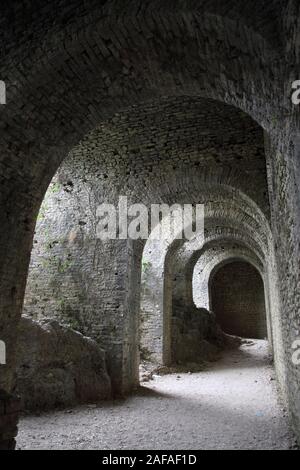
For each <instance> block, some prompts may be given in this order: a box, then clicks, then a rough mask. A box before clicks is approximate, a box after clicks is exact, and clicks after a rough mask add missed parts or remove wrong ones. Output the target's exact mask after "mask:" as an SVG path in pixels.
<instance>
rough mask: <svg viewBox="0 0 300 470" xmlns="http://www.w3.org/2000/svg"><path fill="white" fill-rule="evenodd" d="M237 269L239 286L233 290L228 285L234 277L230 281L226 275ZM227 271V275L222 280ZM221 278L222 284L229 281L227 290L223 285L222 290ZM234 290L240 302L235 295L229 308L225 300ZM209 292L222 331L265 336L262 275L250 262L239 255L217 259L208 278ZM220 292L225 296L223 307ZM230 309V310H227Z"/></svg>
mask: <svg viewBox="0 0 300 470" xmlns="http://www.w3.org/2000/svg"><path fill="white" fill-rule="evenodd" d="M238 268H239V269H240V271H239V276H238V278H237V283H239V287H238V289H235V288H234V286H232V284H231V281H233V278H231V279H230V282H229V277H230V273H231V274H232V273H233V269H236V272H237V270H238ZM243 273H244V276H243ZM226 274H228V276H229V277H228V278H226V279H225V277H224V276H225V275H226ZM221 280H223V281H224V283H225V282H227V281H228V283H227V285H228V290H227V289H226V288H224V290H222V292H221V290H220V287H221ZM250 281H251V282H250ZM229 286H230V287H229ZM231 289H232V290H231ZM233 290H235V293H236V295H237V297H239V298H240V299H242V301H241V302H240V303H239V301H238V299H237V298H235V299H233V298H232V304H231V306H230V307H229V304H228V302H227V300H228V299H229V297H230V292H233ZM247 294H248V295H247ZM209 295H210V305H211V309H212V311H213V312H214V313H215V315H216V318H217V322H218V323H219V324H220V326H221V328H222V329H223V330H224V331H225V333H228V334H233V335H237V336H241V337H244V338H247V337H249V338H256V339H264V338H265V337H266V336H267V327H266V325H267V321H266V302H265V289H264V282H263V277H262V276H261V273H260V272H259V270H258V269H257V268H256V267H255V266H254V264H253V263H252V262H249V261H246V260H243V259H240V258H238V257H237V258H228V259H227V260H223V261H221V262H219V264H217V265H216V266H215V267H214V268H213V269H212V271H211V274H210V277H209ZM220 295H221V296H223V299H224V302H223V304H222V306H221V304H220V302H219V298H218V296H220ZM242 296H243V298H242ZM238 303H239V306H238ZM230 309H231V312H232V313H230Z"/></svg>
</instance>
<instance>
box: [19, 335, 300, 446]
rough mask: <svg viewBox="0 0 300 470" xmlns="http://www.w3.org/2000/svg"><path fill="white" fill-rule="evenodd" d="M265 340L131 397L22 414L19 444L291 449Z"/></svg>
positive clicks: (159, 379) (162, 379)
mask: <svg viewBox="0 0 300 470" xmlns="http://www.w3.org/2000/svg"><path fill="white" fill-rule="evenodd" d="M294 444H295V440H294V438H293V436H292V433H291V432H290V430H289V426H288V423H287V417H286V414H285V412H284V410H282V408H281V407H280V405H279V403H278V400H277V394H276V389H275V382H274V372H273V368H272V366H271V365H270V360H269V357H268V352H267V343H266V342H265V341H255V342H254V343H252V344H251V345H244V346H242V347H241V349H240V350H238V351H231V352H228V353H226V355H225V356H224V357H223V359H222V360H221V361H219V362H217V363H214V364H212V365H211V366H210V368H209V369H207V370H206V371H204V372H201V373H195V374H172V375H167V376H162V377H155V378H154V380H153V381H150V382H148V383H147V384H145V386H144V387H143V388H142V389H141V390H140V391H139V392H138V393H137V394H136V395H134V396H132V397H130V398H128V399H126V400H123V401H115V402H109V403H102V404H101V405H100V406H97V407H94V406H84V407H80V408H76V409H72V410H67V411H64V412H54V413H49V414H44V415H42V416H39V417H25V418H23V419H22V420H21V423H20V432H19V437H18V448H19V449H104V450H110V449H155V450H159V449H167V450H170V449H173V450H176V449H289V448H293V447H294Z"/></svg>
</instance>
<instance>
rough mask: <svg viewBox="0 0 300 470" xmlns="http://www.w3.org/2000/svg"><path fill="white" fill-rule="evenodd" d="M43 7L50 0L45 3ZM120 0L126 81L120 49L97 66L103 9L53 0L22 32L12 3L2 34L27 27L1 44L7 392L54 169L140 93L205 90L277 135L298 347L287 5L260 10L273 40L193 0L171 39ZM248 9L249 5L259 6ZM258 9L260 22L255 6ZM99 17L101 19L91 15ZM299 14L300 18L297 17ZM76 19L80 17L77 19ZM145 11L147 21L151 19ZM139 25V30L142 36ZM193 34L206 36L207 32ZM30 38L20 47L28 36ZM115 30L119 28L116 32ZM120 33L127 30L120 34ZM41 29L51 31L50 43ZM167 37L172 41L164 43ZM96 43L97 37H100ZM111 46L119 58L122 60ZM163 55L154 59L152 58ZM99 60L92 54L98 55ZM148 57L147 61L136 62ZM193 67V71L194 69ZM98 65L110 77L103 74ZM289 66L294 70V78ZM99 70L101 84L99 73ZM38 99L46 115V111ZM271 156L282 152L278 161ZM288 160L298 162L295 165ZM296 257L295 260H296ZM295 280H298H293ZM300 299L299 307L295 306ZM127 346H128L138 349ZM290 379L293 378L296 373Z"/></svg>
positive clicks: (276, 171) (282, 235) (284, 249)
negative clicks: (60, 9) (126, 35)
mask: <svg viewBox="0 0 300 470" xmlns="http://www.w3.org/2000/svg"><path fill="white" fill-rule="evenodd" d="M98 3H99V2H98ZM109 3H110V5H112V3H111V2H108V3H107V5H109ZM277 3H278V2H277ZM41 5H42V6H45V5H46V3H43V4H41ZM85 5H87V6H93V7H94V6H95V5H96V3H94V2H92V1H90V2H88V3H86V2H85ZM119 5H120V4H119V3H117V2H114V3H113V6H115V7H118V8H117V9H116V15H112V16H113V18H114V19H113V22H116V23H117V22H118V21H116V17H117V19H119V20H120V22H121V26H123V28H124V25H125V31H126V30H127V28H128V26H130V28H129V29H132V31H134V36H135V38H134V37H133V38H132V44H135V42H136V43H137V44H136V47H137V52H136V55H134V56H133V60H134V67H133V70H134V72H136V73H134V74H133V75H132V76H131V75H130V74H131V69H130V67H129V69H128V67H127V69H126V70H124V71H123V68H122V79H123V80H124V82H122V79H121V83H120V80H118V79H116V80H114V75H116V76H118V78H120V77H119V71H120V60H119V57H120V55H119V52H118V49H113V47H111V49H113V51H111V52H110V56H109V57H110V58H111V60H110V61H107V62H109V65H107V66H105V67H101V64H102V63H103V62H101V63H100V64H99V62H98V61H97V57H98V53H96V54H95V53H94V51H93V48H94V45H95V44H96V47H97V50H98V44H99V46H100V43H101V46H103V39H104V46H105V47H106V48H107V47H108V48H109V46H111V38H110V36H108V37H107V28H106V31H105V28H104V26H105V25H104V24H103V19H102V20H101V21H102V22H101V21H99V22H98V20H100V19H101V18H102V17H104V16H105V15H103V13H104V14H105V10H103V9H102V7H101V8H100V9H99V10H97V11H98V13H97V14H95V11H94V10H93V11H92V12H91V13H90V18H89V19H88V18H86V12H85V11H82V10H81V9H80V8H79V9H77V3H76V2H72V3H71V4H69V7H70V10H69V11H68V12H65V13H64V14H59V15H58V20H57V21H56V22H55V21H53V15H54V14H55V13H57V3H54V2H52V6H51V5H50V4H49V3H48V2H47V9H46V8H45V10H43V9H42V8H41V9H39V10H38V11H39V13H40V15H39V20H37V23H34V25H33V26H36V27H33V30H34V31H33V37H32V38H30V37H28V36H27V33H26V32H25V31H26V28H27V27H28V26H30V23H29V25H28V24H27V18H28V17H29V18H31V14H32V11H29V14H28V15H23V16H22V13H23V11H22V12H20V13H15V11H14V3H12V4H11V7H8V8H7V9H6V10H5V13H7V15H6V16H5V17H4V18H5V19H4V20H3V25H4V28H3V33H2V34H4V39H5V40H4V41H3V44H9V43H10V39H11V34H12V28H11V25H13V24H14V19H15V18H17V20H18V21H20V24H21V28H20V31H21V33H20V35H17V38H16V39H17V41H18V44H21V46H19V47H17V48H14V46H15V44H13V41H12V43H11V48H10V46H6V45H5V49H3V52H1V59H3V60H1V63H2V66H1V75H2V77H3V79H4V80H6V82H7V83H8V94H7V98H8V105H7V106H6V107H5V109H3V112H2V110H1V118H2V119H1V130H3V132H1V137H0V144H1V168H2V172H1V175H2V174H3V184H2V185H1V210H3V213H4V214H5V215H4V218H3V224H2V228H1V240H2V242H1V251H0V259H1V263H0V279H1V285H2V289H3V291H2V294H3V299H4V300H3V305H2V308H1V310H2V311H1V324H0V332H1V334H2V336H3V337H4V339H5V340H6V341H7V346H8V357H9V364H8V367H6V368H4V369H3V373H1V377H0V387H1V389H6V390H8V391H10V390H11V389H12V386H13V363H14V343H15V325H16V324H17V322H18V318H19V316H20V312H21V306H22V300H23V294H24V289H25V282H26V275H27V268H28V263H29V254H30V250H31V245H32V235H33V231H34V225H35V218H36V215H37V213H38V209H39V207H40V204H41V201H42V199H43V196H44V194H45V191H46V188H47V187H48V185H49V183H50V180H51V178H52V176H53V175H54V174H55V171H56V170H57V168H58V165H59V164H60V162H61V161H62V160H63V158H65V156H66V155H67V153H68V152H69V150H70V149H71V148H73V147H74V145H75V144H77V143H78V142H79V140H80V139H81V138H82V137H83V136H84V135H85V134H86V132H88V131H90V130H91V129H93V128H94V127H95V126H96V125H98V124H99V122H101V121H102V120H103V119H104V118H106V117H107V116H108V115H109V111H110V110H111V111H112V110H113V112H115V111H116V110H120V109H123V108H124V107H125V106H128V105H129V104H132V103H137V102H141V100H143V101H147V99H148V98H149V97H151V98H152V97H153V95H154V94H155V93H157V96H161V95H162V94H164V93H165V90H166V89H168V90H171V91H172V93H174V94H177V95H182V94H188V95H190V96H199V95H202V96H206V97H209V98H213V99H217V100H220V101H222V102H226V103H228V104H231V105H234V106H237V107H239V108H241V109H243V110H244V111H245V112H247V113H249V114H250V115H252V117H253V118H255V119H256V120H257V122H259V123H260V124H261V125H262V126H263V127H264V128H265V129H266V130H268V131H270V135H271V138H272V142H271V145H270V152H269V153H270V171H271V177H270V183H271V185H272V191H273V194H274V196H275V197H274V201H273V224H274V235H275V239H276V246H277V247H279V248H278V262H279V263H280V265H281V266H282V273H281V278H280V281H281V294H282V299H283V302H284V311H285V312H287V313H286V315H287V316H288V317H289V318H288V319H287V322H286V327H285V330H284V334H285V337H286V344H287V345H288V344H290V339H291V338H292V336H293V334H294V332H295V331H296V328H295V327H294V324H293V322H292V320H290V319H291V318H293V315H294V310H293V309H294V304H293V303H292V302H291V299H290V297H289V295H290V294H289V292H290V289H289V285H288V284H289V282H292V286H293V291H294V293H295V292H296V287H295V286H297V285H298V284H299V282H298V281H299V276H300V273H299V266H298V265H297V259H298V258H299V244H298V243H297V234H298V233H299V220H298V219H299V217H298V212H297V207H298V206H297V204H298V203H299V187H298V186H299V185H298V184H297V182H298V181H299V178H298V176H299V168H298V166H297V163H296V162H297V155H298V153H299V145H290V137H291V136H292V140H293V139H294V134H292V133H291V130H293V131H294V133H297V129H298V127H297V125H298V122H299V120H298V118H297V113H294V115H293V116H292V117H291V118H290V116H289V112H290V108H289V103H288V98H286V99H283V100H281V99H280V98H279V97H281V96H282V89H283V88H286V89H288V87H289V78H290V77H291V76H292V75H293V73H294V71H293V67H292V66H290V67H287V70H283V68H284V67H282V65H281V60H280V56H279V53H278V51H279V50H280V51H286V52H287V55H288V57H290V58H292V61H291V62H292V63H293V64H294V63H295V64H297V63H299V51H298V49H297V48H296V41H294V42H295V44H294V43H293V39H291V38H290V39H289V40H288V41H285V39H286V37H285V33H286V31H287V30H288V29H289V28H291V31H294V38H295V37H296V31H297V24H296V21H295V20H293V18H291V17H289V18H290V19H289V20H288V19H286V18H284V20H283V22H282V23H278V20H275V18H278V17H279V18H281V15H283V16H284V14H285V12H286V9H280V7H278V9H276V8H275V7H274V5H275V4H274V2H269V7H266V8H267V10H264V14H265V16H264V15H263V17H264V19H266V18H267V22H266V24H268V28H267V37H266V38H263V37H262V34H261V31H262V29H263V27H264V25H263V24H258V23H257V22H256V21H254V20H253V21H252V14H249V15H248V18H246V17H247V15H245V14H244V15H241V14H239V12H238V11H237V12H235V13H234V10H233V13H230V15H229V16H230V19H228V18H225V11H222V7H221V6H220V2H217V3H216V4H214V7H212V8H211V9H210V10H209V15H204V14H203V12H205V8H204V7H203V3H201V4H200V8H199V9H197V6H196V7H195V4H194V3H193V5H194V8H195V11H193V13H192V14H191V12H190V10H189V9H188V8H187V9H186V10H188V11H186V10H185V13H188V14H187V15H186V14H183V13H182V12H181V13H180V15H179V16H178V17H176V18H175V20H176V23H178V24H177V28H178V27H179V33H178V38H177V41H174V37H175V38H176V37H177V36H176V34H175V31H174V30H173V29H172V26H171V25H169V22H168V15H167V14H165V15H164V14H163V13H162V15H161V16H160V18H159V24H156V22H155V23H154V27H153V30H152V29H151V28H152V25H151V24H150V26H149V25H148V22H147V25H148V28H147V31H146V28H145V31H144V32H143V28H140V21H141V20H140V19H139V21H138V22H137V21H135V19H136V18H140V17H142V24H144V23H143V22H144V21H145V23H146V18H144V17H143V15H144V9H143V6H142V5H141V4H139V6H141V8H138V10H137V11H136V10H135V11H134V14H132V15H131V19H130V21H129V22H128V24H127V23H126V21H124V22H123V21H122V19H123V15H122V13H123V10H122V8H119ZM218 5H219V6H218ZM250 5H251V6H252V7H253V3H251V4H250ZM288 7H289V8H290V9H291V10H292V11H293V13H294V14H295V13H297V12H298V11H299V7H297V5H296V2H292V1H291V2H289V3H288ZM96 8H97V7H96ZM214 8H215V9H214ZM218 8H220V10H219V9H218ZM247 8H249V7H247ZM297 8H298V9H297ZM253 10H255V9H253ZM25 11H26V8H25ZM114 11H115V10H114ZM245 11H249V10H248V9H246V10H245ZM270 11H271V12H272V14H271V15H270V14H269V13H270ZM119 14H120V16H119V18H118V15H119ZM148 15H149V11H148ZM253 15H254V17H255V12H254V13H253ZM92 16H93V17H94V18H95V19H96V20H97V21H93V22H90V21H89V20H90V19H91V17H92ZM146 16H147V15H146ZM175 16H176V15H175ZM292 16H295V17H296V18H297V15H292ZM298 16H299V15H298ZM75 17H76V18H78V19H79V20H78V23H76V20H75ZM83 18H84V19H85V20H86V19H87V21H84V23H85V24H86V27H84V28H83V27H82V26H83ZM147 18H148V20H149V19H150V20H151V16H150V15H149V17H147ZM241 18H243V20H242V21H241ZM11 19H12V20H13V21H11ZM105 21H106V20H104V22H105ZM96 23H97V28H96ZM157 23H158V22H157ZM263 23H264V22H263ZM114 24H115V23H114ZM216 24H217V25H218V27H217V28H216ZM5 26H7V27H5ZM40 26H45V27H40ZM66 26H67V27H66ZM106 26H107V25H106ZM168 26H169V28H168ZM177 28H176V30H177ZM30 29H31V28H28V30H30ZM120 29H121V28H120ZM110 30H112V28H110ZM140 30H141V31H142V33H143V34H141V35H140V34H139V33H140ZM149 30H150V32H149ZM197 30H199V31H200V33H199V34H198V32H197ZM217 31H220V32H221V37H218V35H217ZM153 32H155V33H157V37H158V38H159V40H158V41H157V45H156V47H155V48H154V52H152V53H151V54H150V53H148V52H147V51H148V50H149V49H148V47H149V43H150V41H149V39H147V40H146V41H145V40H141V39H143V38H144V37H145V36H146V35H147V34H152V33H153ZM195 32H196V34H195ZM23 33H24V42H23V41H22V40H20V39H21V36H22V34H23ZM101 33H102V34H101ZM169 33H170V34H169ZM109 34H110V33H109ZM116 34H117V33H115V32H114V36H115V35H116ZM118 34H121V33H120V31H118ZM277 34H278V38H277V40H276V41H275V42H276V48H278V50H277V51H273V50H272V49H271V48H270V46H269V43H272V42H273V40H274V38H275V37H277ZM43 35H45V37H44V41H43V37H42V36H43ZM55 35H56V36H57V35H59V37H60V38H61V39H62V43H63V47H62V46H61V44H55V43H53V41H51V37H54V36H55ZM171 35H172V43H174V44H175V47H174V48H172V47H169V44H168V39H169V40H170V39H171ZM197 35H198V36H197ZM103 36H104V37H103ZM105 36H106V38H105ZM132 36H133V35H132ZM195 37H197V38H202V39H203V41H199V45H201V46H202V49H201V48H200V49H198V48H196V47H195V44H196V40H195ZM92 38H95V41H94V39H92ZM101 38H102V39H101ZM279 38H280V39H279ZM105 41H106V42H105ZM146 43H147V44H146ZM162 43H164V44H165V45H166V47H165V48H164V47H161V46H162ZM285 43H286V47H285V46H284V44H285ZM179 44H184V46H185V49H186V51H188V52H189V54H185V55H184V54H182V49H180V48H179V54H178V53H177V48H178V46H179ZM197 44H198V43H197ZM206 44H208V45H209V49H208V50H207V51H206V50H204V48H205V47H206ZM240 44H242V46H240ZM113 45H114V43H113ZM232 46H234V48H233V47H232ZM185 49H184V51H185ZM29 51H33V53H32V52H30V53H29ZM145 51H146V53H145V54H144V52H145ZM114 52H115V54H116V56H117V57H115V59H114ZM204 52H205V54H204ZM207 52H208V55H206V54H207ZM156 53H158V58H156V57H155V55H156ZM171 53H172V54H171ZM202 53H203V54H204V55H203V56H202V55H201V54H202ZM91 57H92V58H93V59H95V58H96V60H95V61H93V60H91ZM122 57H123V56H122ZM199 57H200V60H199ZM126 59H127V56H126V57H125V60H126ZM141 59H145V60H142V61H141V62H140V60H141ZM201 59H203V60H201ZM185 61H186V62H185ZM169 64H171V65H169ZM194 65H195V68H193V69H192V70H191V68H192V67H193V66H194ZM149 69H150V71H151V73H149ZM99 70H101V73H102V72H103V75H104V76H102V75H101V77H100V74H99ZM285 71H287V74H286V78H285V77H284V72H285ZM123 75H125V78H124V77H123ZM99 77H100V78H101V80H97V78H99ZM161 77H162V79H161ZM173 77H174V80H173ZM161 80H162V83H161ZM175 80H176V82H175ZM123 84H124V87H122V85H123ZM133 84H134V86H133ZM270 84H271V86H270ZM102 85H103V87H102ZM144 85H145V86H144ZM124 90H125V91H126V93H125V92H124ZM41 103H42V104H43V109H42V111H41V110H40V107H39V106H40V105H41ZM281 103H283V104H281ZM87 110H88V111H87ZM283 110H284V111H287V119H285V118H283V117H282V114H283V113H282V111H283ZM282 129H283V130H282ZM275 153H276V158H274V154H275ZM287 157H290V161H288V158H287ZM281 179H284V181H282V180H281ZM281 183H282V184H281ZM283 211H286V213H287V219H288V230H290V231H291V236H289V235H287V230H286V228H285V227H284V226H283V224H281V221H280V217H281V214H282V213H283ZM294 220H296V222H295V223H293V221H294ZM16 227H18V228H17V229H16ZM292 242H293V243H292ZM16 246H17V247H18V248H19V253H18V255H19V256H18V257H16V256H15V247H16ZM289 260H293V262H292V263H289V262H288V261H289ZM289 279H292V281H288V280H289ZM296 302H297V301H295V311H297V305H296ZM291 305H292V306H291ZM127 347H128V348H130V345H127ZM287 348H288V346H287ZM287 353H288V351H287ZM1 372H2V371H1ZM290 377H294V374H293V371H292V372H291V374H290ZM289 385H290V390H291V393H292V394H295V393H296V380H294V379H290V384H289ZM295 409H296V408H295V407H294V410H295ZM298 424H299V423H298Z"/></svg>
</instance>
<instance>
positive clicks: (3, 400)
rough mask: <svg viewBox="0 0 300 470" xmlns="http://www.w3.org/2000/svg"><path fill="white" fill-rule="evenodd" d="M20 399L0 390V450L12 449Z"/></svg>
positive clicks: (14, 442) (13, 447)
mask: <svg viewBox="0 0 300 470" xmlns="http://www.w3.org/2000/svg"><path fill="white" fill-rule="evenodd" d="M19 412H20V400H19V399H18V398H17V397H13V396H11V395H9V394H8V393H6V392H5V391H3V390H0V450H14V449H15V446H16V440H15V437H16V436H17V433H18V428H17V425H18V415H19Z"/></svg>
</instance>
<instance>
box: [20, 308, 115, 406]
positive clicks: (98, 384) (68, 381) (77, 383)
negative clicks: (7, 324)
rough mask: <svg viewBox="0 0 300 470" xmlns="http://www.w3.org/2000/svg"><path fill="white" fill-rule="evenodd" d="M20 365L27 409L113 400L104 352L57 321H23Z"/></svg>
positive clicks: (21, 392) (21, 326)
mask: <svg viewBox="0 0 300 470" xmlns="http://www.w3.org/2000/svg"><path fill="white" fill-rule="evenodd" d="M17 364H18V366H17V389H18V393H19V395H20V396H21V398H22V408H23V409H24V410H28V411H37V410H47V409H51V408H55V407H67V406H72V405H76V404H81V403H97V402H98V401H100V400H105V399H108V398H111V383H110V378H109V376H108V374H107V370H106V364H105V353H104V351H103V350H102V349H101V348H100V347H99V345H97V343H96V342H95V341H93V340H91V339H90V338H86V337H84V336H82V335H81V334H80V333H78V332H75V331H73V330H70V329H67V328H64V327H62V326H61V325H60V324H59V323H58V322H56V321H55V320H43V321H42V322H40V323H37V322H35V321H33V320H31V319H30V318H28V317H23V318H22V320H21V322H20V328H19V345H18V353H17Z"/></svg>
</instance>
